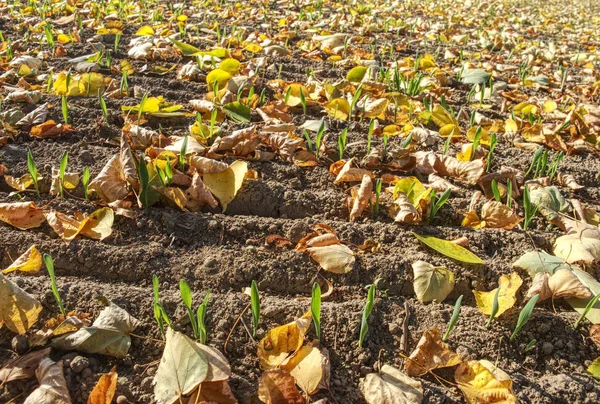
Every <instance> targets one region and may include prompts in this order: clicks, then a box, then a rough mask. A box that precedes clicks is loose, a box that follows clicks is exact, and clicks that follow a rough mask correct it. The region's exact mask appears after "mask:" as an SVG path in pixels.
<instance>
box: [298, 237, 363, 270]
mask: <svg viewBox="0 0 600 404" xmlns="http://www.w3.org/2000/svg"><path fill="white" fill-rule="evenodd" d="M307 250H308V252H309V253H310V256H311V258H312V259H314V260H315V261H317V263H318V264H319V265H320V266H321V268H323V269H324V270H326V271H329V272H333V273H336V274H344V273H348V272H350V271H352V267H353V266H354V253H353V252H352V250H351V249H349V248H348V247H346V246H345V245H343V244H334V245H327V246H322V247H309V248H308V249H307Z"/></svg>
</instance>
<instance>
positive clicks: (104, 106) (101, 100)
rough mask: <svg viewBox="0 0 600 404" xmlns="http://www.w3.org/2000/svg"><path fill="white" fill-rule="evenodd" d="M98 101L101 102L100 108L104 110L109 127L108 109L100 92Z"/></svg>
mask: <svg viewBox="0 0 600 404" xmlns="http://www.w3.org/2000/svg"><path fill="white" fill-rule="evenodd" d="M98 101H100V108H102V115H103V116H104V122H106V124H107V125H108V108H107V107H106V101H104V97H102V94H100V90H98Z"/></svg>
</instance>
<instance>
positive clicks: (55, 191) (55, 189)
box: [50, 167, 79, 196]
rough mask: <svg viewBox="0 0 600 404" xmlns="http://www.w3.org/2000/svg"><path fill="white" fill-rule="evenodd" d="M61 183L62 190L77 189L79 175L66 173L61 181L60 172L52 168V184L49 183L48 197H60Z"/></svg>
mask: <svg viewBox="0 0 600 404" xmlns="http://www.w3.org/2000/svg"><path fill="white" fill-rule="evenodd" d="M61 182H62V185H63V188H64V189H67V190H71V189H75V188H77V185H79V174H78V173H73V172H66V173H65V175H64V177H63V179H62V181H61V178H60V170H59V169H58V168H55V167H52V182H51V183H50V195H53V196H57V195H60V184H61Z"/></svg>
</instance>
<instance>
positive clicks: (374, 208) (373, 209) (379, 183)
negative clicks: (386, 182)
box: [369, 178, 383, 219]
mask: <svg viewBox="0 0 600 404" xmlns="http://www.w3.org/2000/svg"><path fill="white" fill-rule="evenodd" d="M382 185H383V181H381V178H377V181H376V182H375V204H374V205H373V206H371V212H372V215H373V219H376V218H377V217H378V216H379V208H380V206H379V205H380V204H379V198H380V197H381V186H382ZM369 203H370V201H369Z"/></svg>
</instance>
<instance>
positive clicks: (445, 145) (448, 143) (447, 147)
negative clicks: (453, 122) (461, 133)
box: [442, 128, 456, 156]
mask: <svg viewBox="0 0 600 404" xmlns="http://www.w3.org/2000/svg"><path fill="white" fill-rule="evenodd" d="M455 129H456V128H453V129H452V132H450V135H449V136H448V137H447V138H446V141H445V142H444V149H443V150H442V154H443V155H444V156H445V155H446V154H447V153H448V150H449V149H450V143H452V138H453V137H454V130H455Z"/></svg>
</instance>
